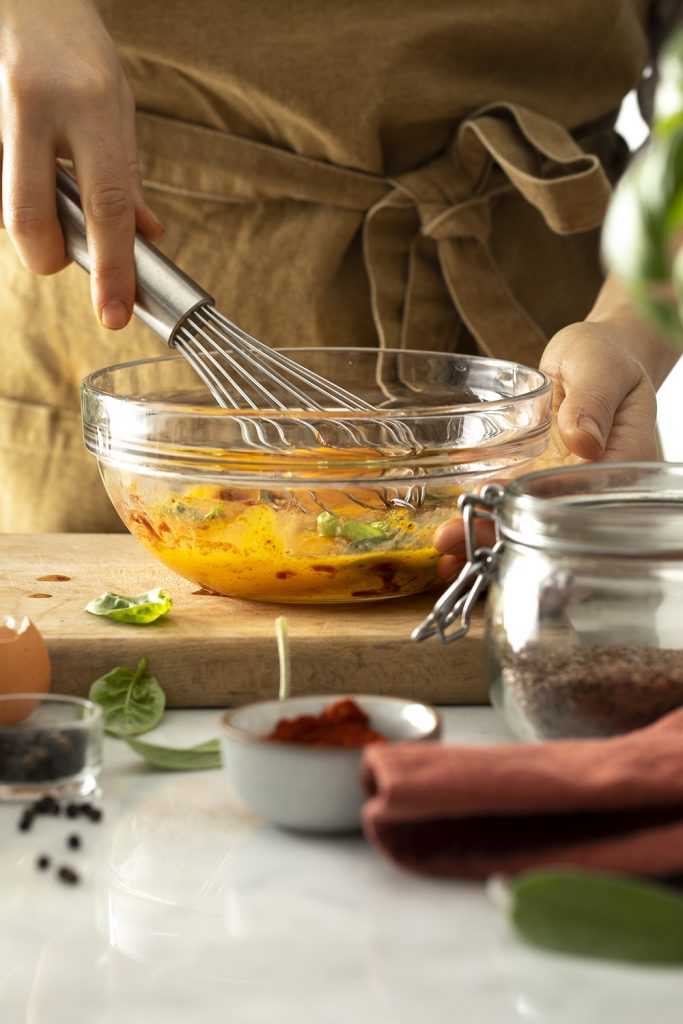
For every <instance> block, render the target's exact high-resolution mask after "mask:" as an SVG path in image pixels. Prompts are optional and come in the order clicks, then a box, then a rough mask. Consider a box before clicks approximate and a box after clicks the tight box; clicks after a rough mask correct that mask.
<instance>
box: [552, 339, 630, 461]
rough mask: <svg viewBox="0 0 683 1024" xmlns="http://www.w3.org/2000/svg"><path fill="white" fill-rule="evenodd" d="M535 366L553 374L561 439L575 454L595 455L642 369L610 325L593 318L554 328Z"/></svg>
mask: <svg viewBox="0 0 683 1024" xmlns="http://www.w3.org/2000/svg"><path fill="white" fill-rule="evenodd" d="M540 365H541V369H542V370H544V371H545V372H546V373H547V374H548V375H549V376H550V377H552V379H553V384H554V404H555V409H556V413H557V426H558V429H559V432H560V437H561V438H562V441H563V442H564V444H565V445H566V446H567V448H568V449H569V451H570V452H572V454H574V455H577V456H578V457H579V458H581V459H587V460H589V461H595V460H597V459H599V458H600V456H601V455H602V454H603V452H604V451H605V449H606V447H607V445H608V442H609V439H610V434H611V433H612V429H613V426H614V421H615V418H616V416H617V413H618V410H619V409H620V408H621V406H622V404H623V403H624V401H625V400H626V399H627V397H628V396H629V395H630V393H631V392H632V391H633V390H634V389H635V388H636V387H637V386H638V384H639V381H640V379H641V377H642V368H641V367H640V366H639V365H638V364H637V363H636V362H635V360H632V359H626V358H624V353H623V351H622V350H621V347H620V345H619V342H618V340H617V339H616V338H615V337H614V335H613V334H612V332H611V330H609V329H608V328H605V327H604V325H602V324H597V323H583V324H572V325H571V326H570V327H566V328H565V329H564V330H562V331H560V333H559V334H556V335H555V337H554V338H553V339H552V341H551V342H550V344H549V345H548V348H547V349H546V351H545V353H544V355H543V359H542V360H541V364H540Z"/></svg>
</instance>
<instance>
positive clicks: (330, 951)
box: [0, 708, 683, 1024]
mask: <svg viewBox="0 0 683 1024" xmlns="http://www.w3.org/2000/svg"><path fill="white" fill-rule="evenodd" d="M216 721H217V713H216V712H214V711H185V712H179V711H176V712H169V713H168V714H167V716H166V719H165V722H164V726H163V737H160V739H161V738H163V739H164V740H166V741H168V742H171V743H172V742H176V743H191V742H200V741H201V740H204V739H209V738H211V737H212V736H214V735H216ZM445 727H446V728H445V737H444V738H445V739H446V740H451V741H453V740H457V741H459V742H467V743H485V742H491V741H509V740H510V737H509V734H508V733H507V731H506V729H505V727H504V726H503V725H502V723H501V722H500V720H499V719H498V717H497V716H496V715H495V713H494V712H493V711H491V710H490V709H488V708H449V709H447V710H446V711H445ZM101 782H102V789H103V804H102V806H103V808H104V812H105V818H104V821H103V822H102V824H100V825H93V824H91V823H87V822H82V821H80V820H78V821H77V822H76V823H74V822H71V821H68V820H67V819H64V818H59V819H46V818H40V819H39V820H38V821H37V823H36V825H35V827H34V829H33V830H32V831H30V832H19V831H18V830H17V821H18V816H19V810H18V808H17V806H16V805H9V804H5V805H0V867H1V870H0V1021H1V1022H2V1024H150V1022H151V1021H159V1022H160V1024H188V1022H196V1024H225V1022H230V1024H261V1022H263V1024H269V1022H273V1024H290V1022H291V1024H294V1022H296V1024H366V1022H367V1024H415V1022H420V1021H426V1022H429V1024H453V1022H463V1024H514V1022H520V1021H529V1022H532V1021H533V1022H538V1024H612V1022H619V1024H643V1021H648V1022H649V1021H652V1022H653V1024H669V1022H670V1024H679V1022H680V1020H681V1014H682V1013H683V1011H682V1010H681V996H682V995H683V972H681V971H677V970H666V969H636V968H633V967H624V966H619V965H602V964H597V963H593V962H588V961H583V960H579V959H573V958H566V957H562V956H557V955H550V954H543V953H540V952H537V951H535V950H532V949H529V948H527V947H525V946H523V945H522V944H521V943H519V942H518V941H517V939H516V938H515V936H514V935H512V934H511V933H510V931H509V930H508V927H507V925H506V923H505V920H504V918H503V916H502V914H501V912H500V910H499V909H498V908H497V907H496V906H494V905H493V903H492V902H491V900H490V899H489V897H488V896H487V895H486V892H485V890H484V888H483V887H482V886H479V885H475V884H465V883H457V882H449V881H432V880H428V879H423V878H420V877H417V876H413V875H411V874H409V873H407V872H404V871H402V870H400V869H399V868H396V867H394V866H393V865H392V864H390V863H389V862H388V861H386V860H385V859H384V858H382V857H381V856H380V855H379V854H378V853H376V852H375V851H374V850H373V849H371V848H370V847H368V846H367V845H366V844H365V842H364V841H363V840H362V839H361V838H360V837H358V838H334V839H320V838H305V837H302V836H295V835H292V834H288V833H285V832H280V831H278V830H277V829H275V828H272V827H269V826H267V825H265V824H264V823H263V822H262V821H261V820H260V819H258V818H256V817H255V816H254V815H252V814H251V813H250V812H248V811H246V810H245V809H244V808H243V807H241V806H240V804H239V801H238V800H237V798H236V797H235V796H234V794H233V793H232V792H231V788H230V784H229V782H228V780H227V778H226V777H225V775H224V773H223V772H222V771H212V772H198V773H188V774H180V773H164V772H155V771H152V770H149V769H147V768H145V767H144V766H143V765H142V763H141V762H140V760H139V759H138V758H137V755H135V754H134V753H133V752H132V751H131V750H130V749H129V748H128V747H126V746H125V744H123V743H120V742H118V741H116V740H107V743H106V749H105V770H104V772H103V775H102V778H101ZM70 832H78V833H79V834H80V836H81V837H82V840H83V848H82V849H81V850H78V851H70V850H67V849H66V847H65V838H66V836H67V835H68V834H69V833H70ZM40 853H46V854H49V855H50V856H52V857H53V858H54V859H55V860H56V861H59V862H63V863H71V864H73V865H74V866H77V867H78V869H79V871H81V872H82V876H83V881H82V884H80V885H79V886H77V887H68V886H65V885H63V884H60V883H59V882H57V881H56V879H55V876H54V874H53V873H52V872H46V873H41V872H39V871H37V870H36V868H35V860H36V857H37V855H38V854H40Z"/></svg>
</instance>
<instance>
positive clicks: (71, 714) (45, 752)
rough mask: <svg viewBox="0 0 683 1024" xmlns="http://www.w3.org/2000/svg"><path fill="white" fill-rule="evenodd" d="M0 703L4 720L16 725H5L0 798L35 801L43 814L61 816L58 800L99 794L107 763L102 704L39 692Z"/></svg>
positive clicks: (0, 735)
mask: <svg viewBox="0 0 683 1024" xmlns="http://www.w3.org/2000/svg"><path fill="white" fill-rule="evenodd" d="M0 702H2V703H3V705H4V709H3V714H2V719H1V720H2V721H5V722H12V724H11V725H0V799H4V800H7V799H9V800H35V801H39V804H40V808H41V810H40V813H50V812H52V813H55V812H56V813H58V812H59V804H58V803H57V802H56V798H59V799H68V798H76V799H78V798H82V797H85V796H88V795H90V794H92V793H93V792H95V790H96V788H97V776H98V774H99V771H100V768H101V764H102V712H101V709H100V708H99V706H98V705H97V704H94V703H93V702H92V701H89V700H84V699H82V698H79V697H66V696H61V695H58V694H38V693H35V694H31V693H23V694H11V695H2V696H0ZM15 711H16V713H15ZM36 806H38V804H36ZM53 808H54V810H52V809H53Z"/></svg>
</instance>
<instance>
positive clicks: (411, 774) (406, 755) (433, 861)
mask: <svg viewBox="0 0 683 1024" xmlns="http://www.w3.org/2000/svg"><path fill="white" fill-rule="evenodd" d="M363 777H364V783H365V786H366V790H367V792H368V794H369V799H368V800H367V802H366V804H365V806H364V808H363V826H364V830H365V834H366V836H367V838H368V839H369V840H370V842H372V843H374V844H375V845H377V846H378V847H379V848H380V849H381V850H382V851H383V852H384V853H386V854H387V855H388V856H389V857H391V858H392V859H393V860H395V861H397V862H398V863H399V864H402V865H403V866H404V867H407V868H413V869H414V870H416V871H421V872H425V873H428V874H434V875H449V876H453V877H460V878H486V877H488V876H489V875H491V874H495V873H503V874H514V873H516V872H518V871H521V870H524V869H526V868H531V867H539V866H540V865H549V864H553V865H559V864H562V865H571V866H576V867H583V868H592V869H596V870H604V871H618V872H625V873H628V874H634V875H651V876H660V877H663V876H667V875H677V874H680V873H681V872H683V708H680V709H678V710H677V711H674V712H672V713H671V714H669V715H667V716H666V717H665V718H662V719H660V720H659V721H658V722H655V723H654V724H653V725H649V726H647V727H646V728H644V729H638V730H637V731H634V732H631V733H628V734H626V735H624V736H617V737H610V738H608V739H590V740H586V739H583V740H552V741H548V742H544V743H534V744H528V743H524V744H512V745H509V746H492V747H463V746H447V745H442V744H439V743H398V744H394V743H378V744H373V745H371V746H368V747H366V749H365V752H364V755H363Z"/></svg>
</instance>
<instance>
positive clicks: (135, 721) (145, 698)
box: [89, 658, 166, 737]
mask: <svg viewBox="0 0 683 1024" xmlns="http://www.w3.org/2000/svg"><path fill="white" fill-rule="evenodd" d="M89 697H90V700H92V701H94V702H95V703H96V704H99V705H100V706H101V708H102V710H103V712H104V728H105V731H106V732H108V733H111V734H112V735H113V736H123V737H127V736H134V735H137V734H139V733H142V732H149V730H150V729H153V728H154V726H155V725H158V723H159V722H160V720H161V716H162V715H163V713H164V708H165V706H166V695H165V694H164V691H163V690H162V689H161V686H160V685H159V683H158V681H157V679H155V677H154V676H153V675H152V674H151V673H149V672H147V659H146V658H142V660H141V661H140V663H139V665H138V667H137V668H136V669H135V671H133V669H130V668H127V667H126V666H124V665H119V666H118V667H117V668H113V669H112V670H111V672H107V674H106V675H105V676H101V677H100V678H99V679H96V680H95V682H94V683H93V684H92V686H91V687H90V693H89Z"/></svg>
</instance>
